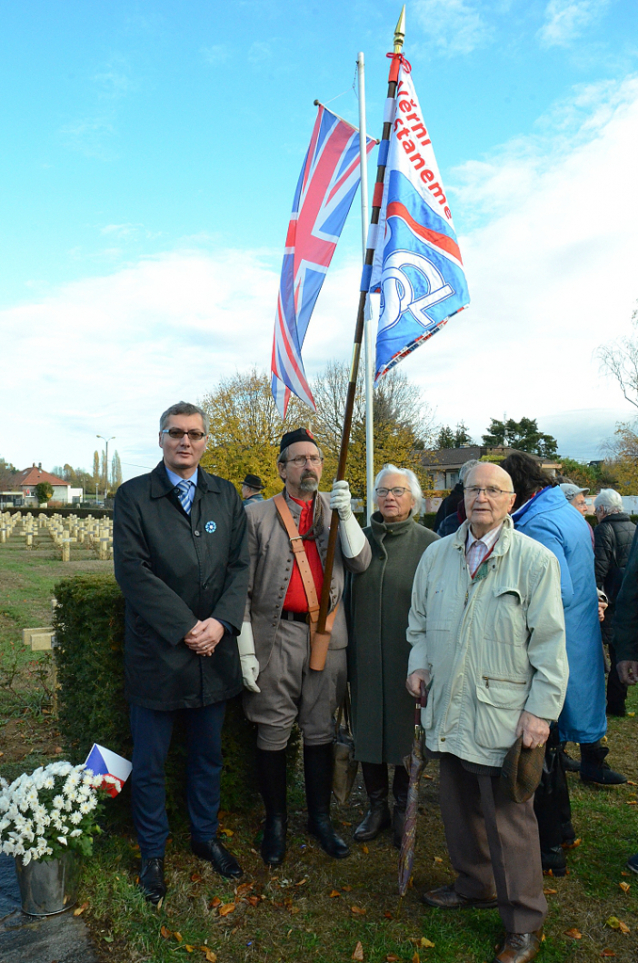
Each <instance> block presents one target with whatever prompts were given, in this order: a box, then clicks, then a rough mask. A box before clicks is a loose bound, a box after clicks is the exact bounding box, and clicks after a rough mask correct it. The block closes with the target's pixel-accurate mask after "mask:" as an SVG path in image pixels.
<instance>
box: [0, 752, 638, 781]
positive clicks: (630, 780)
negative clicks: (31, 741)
mask: <svg viewBox="0 0 638 963" xmlns="http://www.w3.org/2000/svg"><path fill="white" fill-rule="evenodd" d="M1 755H2V753H1V752H0V756H1ZM627 785H628V786H635V785H636V783H635V782H634V781H633V779H628V780H627Z"/></svg>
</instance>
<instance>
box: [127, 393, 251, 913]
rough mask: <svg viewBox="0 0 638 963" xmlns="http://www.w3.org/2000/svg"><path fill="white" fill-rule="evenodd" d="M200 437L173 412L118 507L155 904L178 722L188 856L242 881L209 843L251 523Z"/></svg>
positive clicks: (142, 837) (137, 799) (180, 408)
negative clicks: (210, 468) (153, 458)
mask: <svg viewBox="0 0 638 963" xmlns="http://www.w3.org/2000/svg"><path fill="white" fill-rule="evenodd" d="M207 431H208V419H207V417H206V415H205V413H204V412H203V411H202V410H201V409H200V408H197V407H196V406H195V405H191V404H187V403H186V402H179V403H178V404H176V405H172V406H171V407H170V408H168V410H167V411H165V412H164V414H163V415H162V417H161V419H160V434H159V445H160V448H161V449H162V451H163V454H164V457H163V460H162V461H161V462H160V463H159V465H158V466H157V467H156V468H155V469H154V470H153V471H152V472H151V473H150V474H147V475H139V476H138V477H137V478H133V479H131V480H130V481H128V482H126V483H125V484H124V485H122V486H121V487H120V488H119V490H118V492H117V495H116V498H115V513H114V538H113V542H114V546H113V547H114V559H115V577H116V579H117V581H118V583H119V585H120V588H121V589H122V593H123V595H124V598H125V600H126V623H125V653H124V668H125V691H126V698H127V700H128V702H129V704H130V719H131V731H132V734H133V772H132V776H131V801H132V810H133V821H134V824H135V829H136V832H137V838H138V842H139V846H140V852H141V857H142V866H141V871H140V888H141V890H142V892H143V893H144V895H145V897H146V899H147V900H148V901H149V902H152V903H155V904H157V903H159V902H160V901H161V900H162V899H163V897H164V894H165V892H166V886H165V884H164V847H165V844H166V840H167V838H168V833H169V828H168V818H167V816H166V809H165V785H164V763H165V760H166V755H167V753H168V748H169V744H170V740H171V734H172V729H173V722H174V720H175V716H176V714H177V713H178V712H179V711H181V710H185V711H183V712H182V715H183V717H184V720H185V723H186V728H187V732H188V776H187V799H188V815H189V820H190V827H191V847H192V850H193V852H194V853H195V855H196V856H199V857H201V858H202V859H206V860H208V861H209V862H210V863H211V864H212V866H213V868H214V869H216V870H217V872H219V873H221V874H222V875H223V876H231V877H236V876H240V875H241V869H240V867H239V865H238V863H237V862H236V860H235V858H234V857H233V856H232V855H231V854H230V853H229V852H228V851H227V850H226V849H225V848H224V847H223V846H222V844H221V843H220V842H219V841H218V840H217V839H216V833H217V826H218V822H217V810H218V808H219V789H220V776H221V768H222V757H221V729H222V723H223V720H224V710H225V705H226V700H227V699H230V698H232V697H233V696H236V695H238V694H239V693H240V692H241V691H242V688H243V683H242V675H243V674H245V673H246V671H248V670H247V669H246V666H245V665H244V662H245V659H244V657H242V659H241V662H240V655H239V651H238V647H237V638H236V636H237V634H238V633H239V631H240V629H241V625H242V618H243V611H244V604H245V599H246V591H247V587H248V546H247V539H246V514H245V511H244V508H243V506H242V503H241V500H240V498H239V495H238V494H237V492H236V490H235V488H234V486H233V485H231V484H230V482H228V481H225V480H224V479H222V478H218V477H217V476H215V475H209V474H208V473H207V472H205V471H203V470H202V469H201V468H199V467H198V466H199V461H200V459H201V457H202V455H203V454H204V450H205V448H206V440H207V437H208V436H207ZM246 660H247V661H248V662H249V661H250V657H249V656H247V657H246Z"/></svg>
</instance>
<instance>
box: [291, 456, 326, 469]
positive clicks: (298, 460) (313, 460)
mask: <svg viewBox="0 0 638 963" xmlns="http://www.w3.org/2000/svg"><path fill="white" fill-rule="evenodd" d="M322 461H323V458H322V457H321V455H297V456H296V457H295V458H289V459H288V462H289V463H290V464H291V465H294V466H295V468H303V467H304V465H305V464H306V462H310V464H311V465H313V466H314V467H315V468H316V467H317V466H318V465H320V464H321V462H322Z"/></svg>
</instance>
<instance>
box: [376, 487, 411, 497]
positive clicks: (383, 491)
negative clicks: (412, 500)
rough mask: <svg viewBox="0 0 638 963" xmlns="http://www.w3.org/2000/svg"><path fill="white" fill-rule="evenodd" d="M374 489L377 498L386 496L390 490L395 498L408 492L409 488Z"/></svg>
mask: <svg viewBox="0 0 638 963" xmlns="http://www.w3.org/2000/svg"><path fill="white" fill-rule="evenodd" d="M375 491H376V493H377V495H378V496H379V498H387V497H388V495H389V494H390V492H392V494H393V495H394V497H395V498H401V495H405V493H406V492H409V491H410V489H409V488H376V489H375Z"/></svg>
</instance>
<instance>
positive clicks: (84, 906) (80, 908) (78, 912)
mask: <svg viewBox="0 0 638 963" xmlns="http://www.w3.org/2000/svg"><path fill="white" fill-rule="evenodd" d="M0 755H2V753H0ZM625 886H627V884H626V883H625ZM627 889H629V887H628V886H627ZM88 908H89V904H88V903H82V905H81V906H78V908H77V909H74V910H73V915H74V916H82V913H83V912H84V910H86V909H88Z"/></svg>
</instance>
